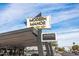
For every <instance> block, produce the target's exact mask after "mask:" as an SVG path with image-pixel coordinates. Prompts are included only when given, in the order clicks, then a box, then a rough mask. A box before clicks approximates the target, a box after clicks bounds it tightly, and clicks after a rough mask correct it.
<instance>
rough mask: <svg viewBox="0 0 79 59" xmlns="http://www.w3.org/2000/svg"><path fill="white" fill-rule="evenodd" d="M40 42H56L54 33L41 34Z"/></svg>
mask: <svg viewBox="0 0 79 59" xmlns="http://www.w3.org/2000/svg"><path fill="white" fill-rule="evenodd" d="M41 39H42V42H51V41H54V40H56V38H55V33H45V34H44V33H43V34H41Z"/></svg>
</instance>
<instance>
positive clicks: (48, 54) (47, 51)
mask: <svg viewBox="0 0 79 59" xmlns="http://www.w3.org/2000/svg"><path fill="white" fill-rule="evenodd" d="M45 47H46V56H50V55H51V54H50V49H49V44H48V42H45Z"/></svg>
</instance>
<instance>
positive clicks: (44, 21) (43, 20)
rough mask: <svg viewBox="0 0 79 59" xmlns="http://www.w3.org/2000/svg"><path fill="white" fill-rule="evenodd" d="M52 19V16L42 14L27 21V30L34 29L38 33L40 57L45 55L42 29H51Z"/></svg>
mask: <svg viewBox="0 0 79 59" xmlns="http://www.w3.org/2000/svg"><path fill="white" fill-rule="evenodd" d="M50 18H51V17H50V16H42V15H41V13H39V14H38V15H37V16H36V17H34V18H29V19H27V28H28V27H33V28H35V29H37V31H38V33H37V34H38V35H37V45H38V52H39V56H43V55H44V54H43V46H42V41H41V34H42V29H45V28H50Z"/></svg>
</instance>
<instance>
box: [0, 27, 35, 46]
mask: <svg viewBox="0 0 79 59" xmlns="http://www.w3.org/2000/svg"><path fill="white" fill-rule="evenodd" d="M33 30H35V29H33V28H25V29H20V30H16V31H11V32H7V33H2V34H0V47H26V46H35V45H36V36H35V35H34V33H33Z"/></svg>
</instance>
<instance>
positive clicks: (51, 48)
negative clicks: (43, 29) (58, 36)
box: [49, 42, 54, 56]
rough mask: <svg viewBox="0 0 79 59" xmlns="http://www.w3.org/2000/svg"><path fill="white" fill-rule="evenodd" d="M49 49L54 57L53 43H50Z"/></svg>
mask: <svg viewBox="0 0 79 59" xmlns="http://www.w3.org/2000/svg"><path fill="white" fill-rule="evenodd" d="M49 48H50V52H51V56H54V52H53V49H52V45H51V42H49Z"/></svg>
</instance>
